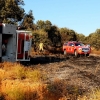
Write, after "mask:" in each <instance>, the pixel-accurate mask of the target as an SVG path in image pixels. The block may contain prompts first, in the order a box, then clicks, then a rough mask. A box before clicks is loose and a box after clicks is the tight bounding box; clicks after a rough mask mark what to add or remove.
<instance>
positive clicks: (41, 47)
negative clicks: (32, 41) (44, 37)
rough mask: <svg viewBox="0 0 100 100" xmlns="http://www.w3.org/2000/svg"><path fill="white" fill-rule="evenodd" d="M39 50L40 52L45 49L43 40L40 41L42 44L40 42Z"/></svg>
mask: <svg viewBox="0 0 100 100" xmlns="http://www.w3.org/2000/svg"><path fill="white" fill-rule="evenodd" d="M39 51H40V52H41V51H43V43H42V42H40V44H39Z"/></svg>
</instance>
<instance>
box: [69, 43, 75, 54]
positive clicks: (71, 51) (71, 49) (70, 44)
mask: <svg viewBox="0 0 100 100" xmlns="http://www.w3.org/2000/svg"><path fill="white" fill-rule="evenodd" d="M69 53H71V54H73V53H74V43H69Z"/></svg>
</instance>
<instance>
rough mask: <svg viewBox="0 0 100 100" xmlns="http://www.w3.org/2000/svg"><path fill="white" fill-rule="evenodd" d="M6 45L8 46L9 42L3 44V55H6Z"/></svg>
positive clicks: (5, 41)
mask: <svg viewBox="0 0 100 100" xmlns="http://www.w3.org/2000/svg"><path fill="white" fill-rule="evenodd" d="M6 45H7V40H4V41H3V44H2V55H5V54H6Z"/></svg>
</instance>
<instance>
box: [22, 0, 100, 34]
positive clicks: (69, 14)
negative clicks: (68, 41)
mask: <svg viewBox="0 0 100 100" xmlns="http://www.w3.org/2000/svg"><path fill="white" fill-rule="evenodd" d="M24 3H25V5H24V6H23V8H24V10H25V12H26V13H28V12H29V11H30V10H32V11H33V16H34V18H35V20H34V23H36V22H37V21H38V20H43V21H46V20H49V21H50V22H51V23H52V25H56V26H57V27H59V28H65V27H66V28H69V29H72V30H74V31H75V32H77V33H79V34H84V35H85V36H88V35H89V34H91V33H93V32H95V31H96V29H100V0H24Z"/></svg>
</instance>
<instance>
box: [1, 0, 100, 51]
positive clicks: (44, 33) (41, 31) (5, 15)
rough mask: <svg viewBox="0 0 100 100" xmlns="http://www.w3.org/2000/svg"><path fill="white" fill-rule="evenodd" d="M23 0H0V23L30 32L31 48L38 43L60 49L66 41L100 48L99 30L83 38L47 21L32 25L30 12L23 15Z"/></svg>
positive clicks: (32, 18)
mask: <svg viewBox="0 0 100 100" xmlns="http://www.w3.org/2000/svg"><path fill="white" fill-rule="evenodd" d="M24 5H25V4H24V0H0V22H3V23H11V24H15V25H17V26H20V27H21V28H22V29H25V30H31V31H32V33H33V41H32V43H33V47H36V48H35V49H37V48H38V44H39V42H43V43H44V44H45V48H47V46H51V47H62V44H63V43H64V42H66V41H69V40H72V41H82V42H83V43H86V44H90V45H91V46H92V47H94V48H95V49H97V50H99V48H100V29H96V31H95V32H93V33H90V34H89V36H85V35H83V34H82V33H81V34H80V33H77V32H75V31H74V30H72V29H69V28H67V26H66V27H64V28H59V26H56V25H53V24H52V22H50V21H49V20H46V21H43V20H41V19H40V20H38V21H37V22H36V23H34V20H35V18H34V16H33V12H32V10H30V11H29V13H25V10H24V8H23V6H24Z"/></svg>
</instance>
